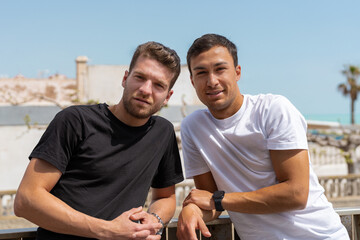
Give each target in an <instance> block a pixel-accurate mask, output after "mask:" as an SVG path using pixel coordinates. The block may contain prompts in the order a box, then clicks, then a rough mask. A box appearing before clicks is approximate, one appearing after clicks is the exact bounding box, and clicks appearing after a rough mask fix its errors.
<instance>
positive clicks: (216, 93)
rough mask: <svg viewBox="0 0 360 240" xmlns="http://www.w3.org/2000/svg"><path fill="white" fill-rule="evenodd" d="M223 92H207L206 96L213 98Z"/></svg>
mask: <svg viewBox="0 0 360 240" xmlns="http://www.w3.org/2000/svg"><path fill="white" fill-rule="evenodd" d="M223 91H224V90H218V91H211V92H207V93H206V95H210V96H215V95H218V94H220V93H222V92H223Z"/></svg>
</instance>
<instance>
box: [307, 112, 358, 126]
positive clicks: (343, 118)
mask: <svg viewBox="0 0 360 240" xmlns="http://www.w3.org/2000/svg"><path fill="white" fill-rule="evenodd" d="M303 115H304V117H305V119H306V120H316V121H327V122H338V123H340V124H343V125H347V124H351V115H350V113H339V114H335V113H332V114H303ZM355 123H356V124H360V114H355Z"/></svg>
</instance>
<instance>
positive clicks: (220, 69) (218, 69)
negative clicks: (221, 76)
mask: <svg viewBox="0 0 360 240" xmlns="http://www.w3.org/2000/svg"><path fill="white" fill-rule="evenodd" d="M225 70H226V67H218V68H217V69H216V71H218V72H222V71H225Z"/></svg>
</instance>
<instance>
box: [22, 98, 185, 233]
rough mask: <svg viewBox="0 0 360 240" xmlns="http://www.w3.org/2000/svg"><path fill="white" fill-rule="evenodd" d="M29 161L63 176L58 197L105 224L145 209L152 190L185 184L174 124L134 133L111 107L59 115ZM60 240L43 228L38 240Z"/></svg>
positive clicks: (152, 124) (155, 123)
mask: <svg viewBox="0 0 360 240" xmlns="http://www.w3.org/2000/svg"><path fill="white" fill-rule="evenodd" d="M29 158H30V159H31V158H39V159H43V160H45V161H47V162H49V163H51V164H52V165H54V166H55V167H56V168H58V169H59V170H60V171H61V172H62V176H61V178H60V179H59V181H58V183H57V184H56V185H55V186H54V188H53V189H52V191H51V193H52V194H53V195H55V196H56V197H58V198H59V199H61V200H62V201H64V202H65V203H67V204H68V205H69V206H71V207H72V208H74V209H76V210H78V211H80V212H83V213H85V214H87V215H90V216H93V217H97V218H101V219H105V220H112V219H114V218H116V217H118V216H119V215H120V214H121V213H123V212H124V211H127V210H129V209H131V208H134V207H139V206H143V205H144V203H145V200H146V197H147V194H148V190H149V188H150V186H151V187H153V188H164V187H168V186H171V185H174V184H176V183H178V182H181V181H182V180H183V175H182V168H181V163H180V156H179V151H178V147H177V143H176V137H175V133H174V128H173V126H172V124H171V123H170V122H169V121H167V120H165V119H164V118H162V117H158V116H153V117H151V118H150V119H149V121H148V122H147V123H146V124H145V125H143V126H140V127H130V126H128V125H126V124H124V123H122V122H121V121H120V120H119V119H118V118H116V117H115V116H114V115H113V114H112V113H111V111H110V110H109V109H108V106H107V105H106V104H98V105H90V106H72V107H69V108H66V109H64V110H63V111H61V112H59V113H58V114H57V115H56V116H55V118H54V120H53V121H52V122H51V123H50V125H49V126H48V128H47V130H46V131H45V133H44V134H43V136H42V137H41V139H40V141H39V143H38V144H37V146H36V147H35V149H34V150H33V152H32V153H31V154H30V157H29ZM56 238H58V239H66V236H65V235H63V234H61V235H60V234H56V233H53V232H50V231H47V230H45V229H42V228H39V230H38V239H56ZM67 239H80V238H79V237H75V236H68V237H67Z"/></svg>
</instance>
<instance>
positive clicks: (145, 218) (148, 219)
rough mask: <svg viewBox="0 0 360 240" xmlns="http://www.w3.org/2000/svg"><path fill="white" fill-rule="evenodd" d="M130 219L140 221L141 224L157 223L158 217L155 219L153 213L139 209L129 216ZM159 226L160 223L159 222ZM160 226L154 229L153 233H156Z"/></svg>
mask: <svg viewBox="0 0 360 240" xmlns="http://www.w3.org/2000/svg"><path fill="white" fill-rule="evenodd" d="M130 219H131V220H133V221H140V223H141V224H151V223H159V219H157V218H156V217H155V216H154V215H152V214H150V213H147V212H144V211H141V212H136V213H134V214H133V215H131V216H130ZM160 225H161V227H162V224H161V223H160ZM159 230H160V228H158V229H156V231H155V233H157V232H158V231H159Z"/></svg>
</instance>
